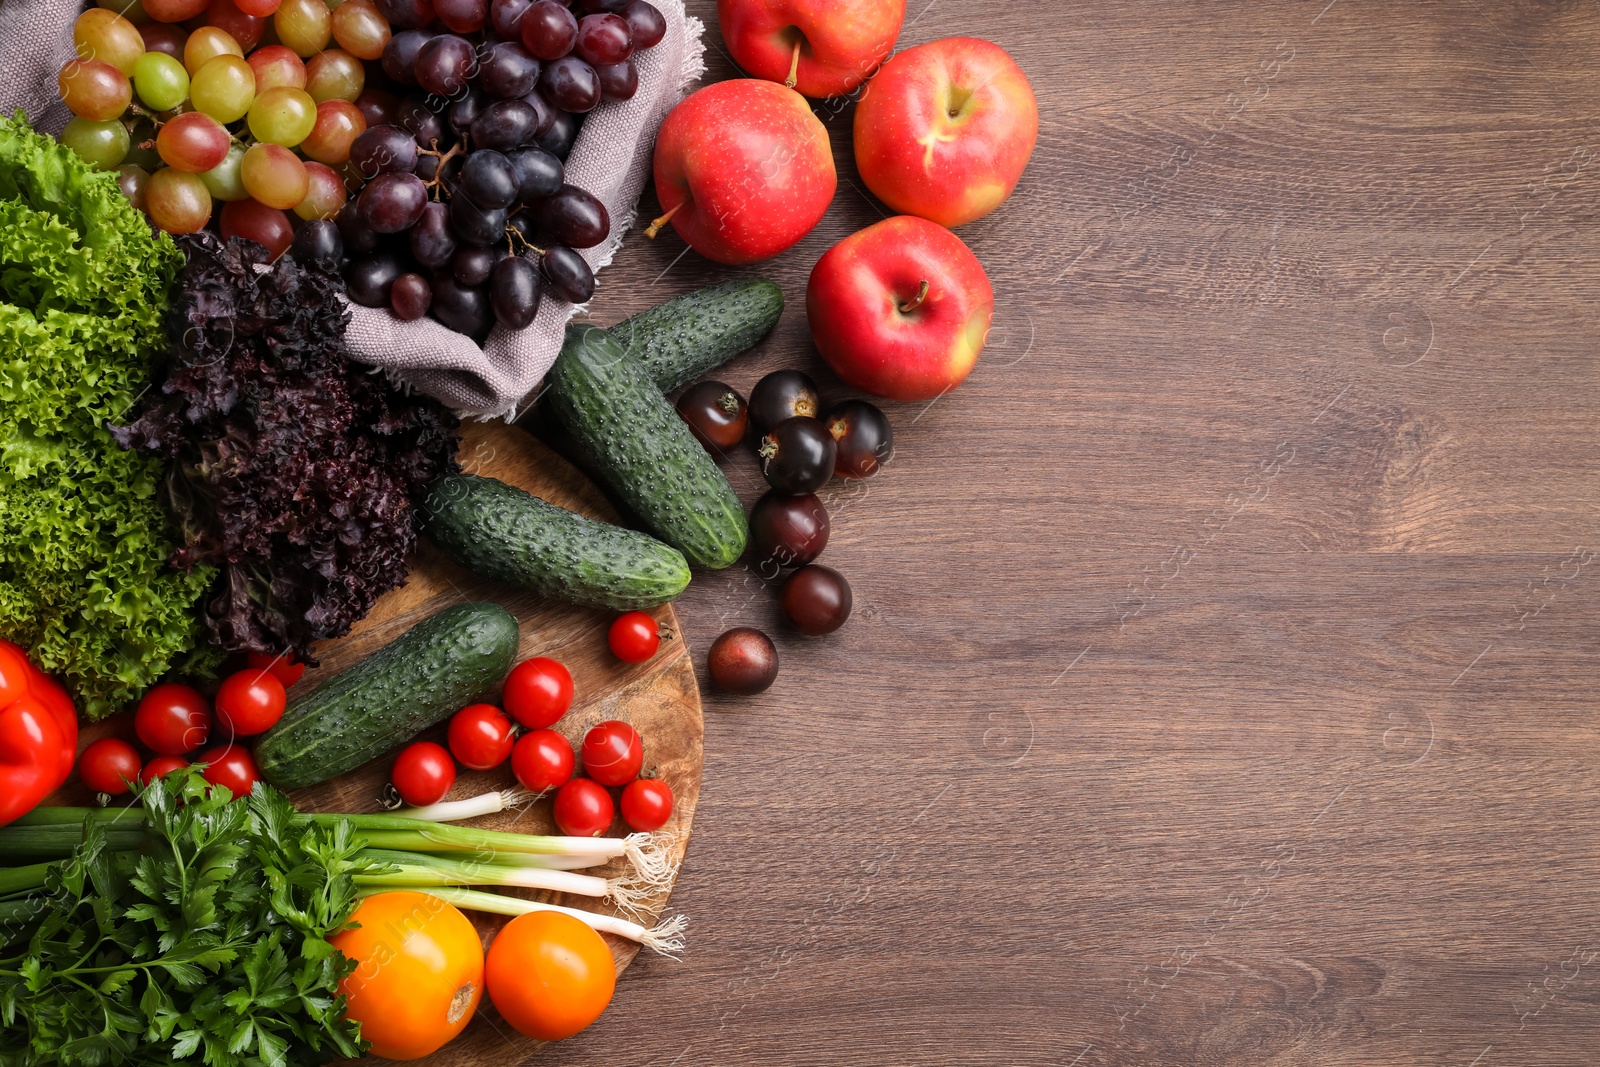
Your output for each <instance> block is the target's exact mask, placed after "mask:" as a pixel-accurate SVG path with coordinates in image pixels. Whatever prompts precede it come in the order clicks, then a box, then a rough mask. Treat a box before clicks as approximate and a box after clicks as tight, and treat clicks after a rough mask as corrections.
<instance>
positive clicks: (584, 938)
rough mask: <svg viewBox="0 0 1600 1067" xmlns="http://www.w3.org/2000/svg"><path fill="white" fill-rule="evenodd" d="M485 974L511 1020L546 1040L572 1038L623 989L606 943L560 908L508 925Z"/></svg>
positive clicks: (494, 944)
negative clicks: (559, 909) (618, 989)
mask: <svg viewBox="0 0 1600 1067" xmlns="http://www.w3.org/2000/svg"><path fill="white" fill-rule="evenodd" d="M484 974H485V977H486V978H487V979H488V982H489V999H490V1000H491V1001H493V1002H494V1006H495V1008H496V1009H497V1010H498V1011H499V1012H500V1014H501V1015H503V1016H505V1020H506V1022H508V1023H510V1024H511V1025H512V1026H514V1027H516V1028H517V1029H518V1030H520V1031H521V1032H522V1033H524V1034H527V1035H528V1036H529V1037H532V1038H537V1039H538V1040H540V1041H559V1040H561V1039H562V1038H564V1037H571V1036H572V1035H573V1034H575V1033H577V1032H578V1031H580V1030H582V1029H583V1028H584V1027H586V1026H588V1025H589V1024H590V1023H592V1022H594V1021H595V1020H596V1019H598V1018H600V1013H601V1012H603V1011H605V1010H606V1005H607V1004H609V1003H611V994H612V993H613V992H615V990H616V988H617V969H616V964H615V963H614V962H613V961H612V959H611V950H610V949H609V948H607V947H606V943H605V941H604V940H603V939H602V938H601V937H600V935H599V934H597V933H595V932H594V931H593V930H591V929H590V928H589V927H588V926H586V925H585V924H584V923H583V922H582V921H580V920H578V919H574V918H573V917H572V916H570V915H564V914H562V913H561V912H559V911H533V912H529V913H528V914H526V915H519V916H517V917H516V918H515V919H512V920H511V921H510V922H508V923H506V925H505V928H504V929H502V930H501V931H500V932H499V933H498V934H496V935H495V939H494V941H492V942H491V943H490V944H489V958H488V963H487V965H486V966H485V971H484Z"/></svg>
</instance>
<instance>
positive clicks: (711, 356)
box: [606, 278, 783, 393]
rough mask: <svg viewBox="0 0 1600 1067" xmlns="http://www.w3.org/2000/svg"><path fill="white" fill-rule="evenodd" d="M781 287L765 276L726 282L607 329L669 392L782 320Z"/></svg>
mask: <svg viewBox="0 0 1600 1067" xmlns="http://www.w3.org/2000/svg"><path fill="white" fill-rule="evenodd" d="M782 314H783V290H782V289H779V288H778V285H777V283H776V282H772V281H768V280H767V279H766V278H751V279H748V280H745V281H736V282H725V283H724V284H722V285H713V286H711V287H710V288H708V289H697V290H696V291H694V292H692V293H686V294H684V295H683V296H680V297H675V298H674V299H672V300H668V301H667V302H666V303H665V304H658V305H656V306H655V307H653V308H651V309H650V310H649V311H641V312H639V314H637V315H635V316H633V317H632V318H627V319H623V320H622V321H621V322H619V323H617V324H616V325H615V326H612V327H609V328H608V329H607V330H606V333H608V334H610V335H611V337H612V338H613V339H614V340H615V341H616V342H617V343H618V344H619V345H621V346H622V347H623V349H624V350H626V351H627V353H628V355H629V356H632V357H633V359H634V360H635V361H636V362H637V363H638V364H639V365H640V366H641V367H643V368H644V370H645V373H646V374H648V375H650V378H651V380H653V381H654V382H655V383H656V385H657V387H659V388H660V390H661V391H662V392H663V393H670V392H672V390H674V389H676V388H677V387H678V386H680V385H683V384H684V383H685V382H691V381H693V380H694V379H696V378H698V377H700V376H701V375H702V374H704V373H706V372H707V371H709V370H711V369H712V368H713V367H720V366H722V364H724V363H726V362H728V360H730V359H732V358H733V357H734V356H737V355H738V354H739V353H740V352H743V351H744V350H745V349H747V348H749V347H750V346H751V345H753V344H755V343H756V342H757V341H759V340H761V339H762V338H763V337H765V336H766V335H767V334H769V333H771V332H772V328H773V327H774V326H776V325H777V324H778V316H779V315H782Z"/></svg>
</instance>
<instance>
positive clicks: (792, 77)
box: [783, 34, 805, 89]
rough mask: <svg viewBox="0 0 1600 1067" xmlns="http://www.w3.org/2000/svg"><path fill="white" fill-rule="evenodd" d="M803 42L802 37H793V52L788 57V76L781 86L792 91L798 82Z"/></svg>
mask: <svg viewBox="0 0 1600 1067" xmlns="http://www.w3.org/2000/svg"><path fill="white" fill-rule="evenodd" d="M804 41H805V38H804V37H801V36H800V35H798V34H796V35H795V39H794V52H793V53H792V54H791V55H790V56H789V76H788V77H787V78H785V79H783V84H784V85H785V86H787V87H788V88H790V89H793V88H794V87H795V85H796V84H798V83H799V81H800V45H801V44H802V43H803V42H804Z"/></svg>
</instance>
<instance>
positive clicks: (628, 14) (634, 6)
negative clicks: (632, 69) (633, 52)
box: [622, 0, 667, 49]
mask: <svg viewBox="0 0 1600 1067" xmlns="http://www.w3.org/2000/svg"><path fill="white" fill-rule="evenodd" d="M622 17H623V18H625V19H627V20H628V26H629V28H630V29H632V30H633V47H634V48H635V49H640V48H654V47H655V46H656V45H658V44H660V43H661V38H663V37H665V36H666V35H667V20H666V19H665V18H663V17H662V16H661V12H660V10H659V9H658V8H657V7H656V6H655V5H654V4H651V3H647V2H646V0H633V3H631V4H629V5H628V6H627V7H625V8H623V10H622Z"/></svg>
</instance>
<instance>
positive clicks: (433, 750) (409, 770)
mask: <svg viewBox="0 0 1600 1067" xmlns="http://www.w3.org/2000/svg"><path fill="white" fill-rule="evenodd" d="M389 781H391V782H393V783H394V787H395V790H396V791H397V792H398V793H399V794H400V799H401V800H403V801H405V802H406V803H407V804H410V805H411V806H412V807H413V808H421V807H426V806H427V805H429V804H437V803H439V801H441V800H443V799H444V795H445V794H446V793H448V792H450V787H451V786H452V785H455V783H456V761H455V760H453V759H451V758H450V753H449V751H448V750H446V749H445V747H444V746H443V745H436V744H434V743H433V742H432V741H418V742H417V743H416V744H413V745H407V746H406V747H405V748H404V749H403V750H402V751H401V753H400V755H398V756H396V757H395V761H394V768H393V769H392V770H390V771H389Z"/></svg>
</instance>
